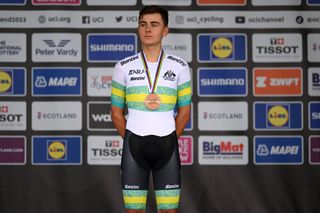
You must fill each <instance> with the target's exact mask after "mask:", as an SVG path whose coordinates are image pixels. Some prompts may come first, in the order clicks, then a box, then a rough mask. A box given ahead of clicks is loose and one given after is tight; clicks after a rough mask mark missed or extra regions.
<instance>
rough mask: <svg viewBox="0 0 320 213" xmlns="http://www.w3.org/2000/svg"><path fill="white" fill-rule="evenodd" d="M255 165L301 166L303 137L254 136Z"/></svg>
mask: <svg viewBox="0 0 320 213" xmlns="http://www.w3.org/2000/svg"><path fill="white" fill-rule="evenodd" d="M254 163H255V164H267V165H272V164H281V165H286V164H302V163H303V137H301V136H256V137H254Z"/></svg>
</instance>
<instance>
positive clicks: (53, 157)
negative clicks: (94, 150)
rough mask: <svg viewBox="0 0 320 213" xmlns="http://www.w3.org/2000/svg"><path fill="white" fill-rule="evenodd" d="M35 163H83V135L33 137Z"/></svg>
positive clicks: (33, 159)
mask: <svg viewBox="0 0 320 213" xmlns="http://www.w3.org/2000/svg"><path fill="white" fill-rule="evenodd" d="M32 164H33V165H81V164H82V138H81V136H34V137H32Z"/></svg>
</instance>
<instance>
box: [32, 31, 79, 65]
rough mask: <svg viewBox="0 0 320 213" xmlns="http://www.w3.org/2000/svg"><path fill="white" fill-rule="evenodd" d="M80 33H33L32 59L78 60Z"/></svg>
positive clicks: (53, 60)
mask: <svg viewBox="0 0 320 213" xmlns="http://www.w3.org/2000/svg"><path fill="white" fill-rule="evenodd" d="M81 58H82V54H81V35H80V34H77V33H35V34H33V35H32V61H34V62H80V61H81Z"/></svg>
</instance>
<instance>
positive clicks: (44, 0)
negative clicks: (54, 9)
mask: <svg viewBox="0 0 320 213" xmlns="http://www.w3.org/2000/svg"><path fill="white" fill-rule="evenodd" d="M32 4H33V5H64V6H68V5H69V6H77V5H80V4H81V0H32Z"/></svg>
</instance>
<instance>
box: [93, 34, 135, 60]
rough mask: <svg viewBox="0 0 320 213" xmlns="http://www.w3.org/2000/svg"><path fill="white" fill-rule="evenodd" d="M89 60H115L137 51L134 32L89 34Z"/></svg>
mask: <svg viewBox="0 0 320 213" xmlns="http://www.w3.org/2000/svg"><path fill="white" fill-rule="evenodd" d="M87 44H88V48H87V51H88V52H87V58H88V61H89V62H116V61H119V60H122V59H124V58H126V57H129V56H131V55H134V54H136V53H137V36H136V35H135V34H89V35H88V37H87Z"/></svg>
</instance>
